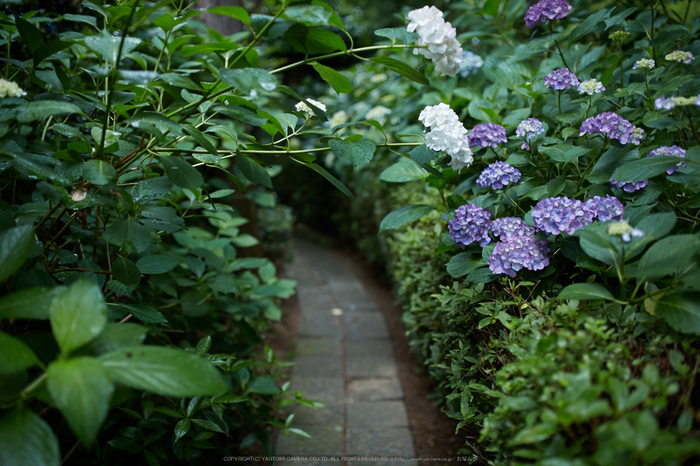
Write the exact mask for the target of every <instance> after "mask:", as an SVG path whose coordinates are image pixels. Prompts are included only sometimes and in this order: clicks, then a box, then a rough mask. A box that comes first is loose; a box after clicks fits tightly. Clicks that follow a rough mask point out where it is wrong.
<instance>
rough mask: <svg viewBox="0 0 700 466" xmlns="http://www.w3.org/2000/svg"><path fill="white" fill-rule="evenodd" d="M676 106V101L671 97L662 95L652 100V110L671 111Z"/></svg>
mask: <svg viewBox="0 0 700 466" xmlns="http://www.w3.org/2000/svg"><path fill="white" fill-rule="evenodd" d="M675 106H676V101H675V100H674V99H673V97H666V96H665V95H662V96H661V97H657V98H656V100H654V108H656V109H657V110H672V109H673V108H674V107H675Z"/></svg>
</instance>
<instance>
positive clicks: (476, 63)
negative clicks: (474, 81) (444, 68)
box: [459, 50, 484, 78]
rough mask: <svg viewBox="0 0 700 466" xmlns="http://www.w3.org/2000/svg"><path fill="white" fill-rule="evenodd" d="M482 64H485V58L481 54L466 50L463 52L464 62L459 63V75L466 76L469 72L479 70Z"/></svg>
mask: <svg viewBox="0 0 700 466" xmlns="http://www.w3.org/2000/svg"><path fill="white" fill-rule="evenodd" d="M482 66H484V60H482V58H481V57H480V56H479V55H477V54H475V53H473V52H470V51H469V50H465V51H464V53H463V54H462V63H461V64H460V65H459V75H460V76H461V77H463V78H466V77H467V76H468V75H469V73H471V72H472V71H474V70H478V69H479V68H481V67H482Z"/></svg>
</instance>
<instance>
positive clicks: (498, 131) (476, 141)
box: [467, 123, 508, 149]
mask: <svg viewBox="0 0 700 466" xmlns="http://www.w3.org/2000/svg"><path fill="white" fill-rule="evenodd" d="M467 139H468V140H469V146H471V147H474V146H481V147H488V146H491V147H493V148H494V149H495V148H496V147H498V145H499V144H500V143H502V142H508V138H507V137H506V129H505V128H504V127H503V126H501V125H497V124H496V123H482V124H480V125H476V126H475V127H474V128H472V130H471V131H470V132H469V134H468V135H467Z"/></svg>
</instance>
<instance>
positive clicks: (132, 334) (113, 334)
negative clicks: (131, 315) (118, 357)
mask: <svg viewBox="0 0 700 466" xmlns="http://www.w3.org/2000/svg"><path fill="white" fill-rule="evenodd" d="M147 333H148V327H144V326H142V325H138V324H132V323H131V322H124V323H121V324H114V323H109V324H107V325H106V326H105V328H104V330H102V333H100V334H99V335H98V336H97V337H96V338H95V339H94V340H92V341H91V342H90V349H92V350H93V351H94V352H95V354H98V355H99V354H105V353H109V352H111V351H116V350H118V349H121V348H131V347H132V346H138V345H140V344H141V343H143V340H144V339H145V338H146V334H147Z"/></svg>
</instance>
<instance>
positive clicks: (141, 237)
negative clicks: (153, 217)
mask: <svg viewBox="0 0 700 466" xmlns="http://www.w3.org/2000/svg"><path fill="white" fill-rule="evenodd" d="M182 162H183V163H187V162H184V160H183V161H182ZM188 165H189V164H188ZM193 170H194V169H193ZM198 174H199V173H198ZM103 237H104V239H105V240H106V241H107V242H109V243H110V244H114V245H116V246H119V247H128V248H132V249H133V250H135V251H136V252H143V251H145V250H146V249H147V248H148V247H149V246H150V245H151V234H150V233H149V232H148V230H147V229H146V227H144V226H143V225H141V224H139V223H138V222H136V221H135V220H133V219H132V218H131V217H129V218H127V219H126V220H121V221H119V222H116V223H113V224H111V225H109V226H108V227H107V229H106V230H105V233H104V236H103Z"/></svg>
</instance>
